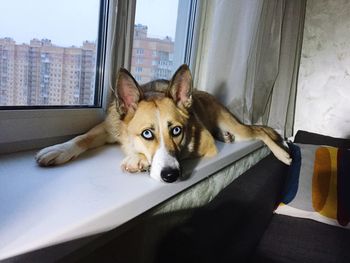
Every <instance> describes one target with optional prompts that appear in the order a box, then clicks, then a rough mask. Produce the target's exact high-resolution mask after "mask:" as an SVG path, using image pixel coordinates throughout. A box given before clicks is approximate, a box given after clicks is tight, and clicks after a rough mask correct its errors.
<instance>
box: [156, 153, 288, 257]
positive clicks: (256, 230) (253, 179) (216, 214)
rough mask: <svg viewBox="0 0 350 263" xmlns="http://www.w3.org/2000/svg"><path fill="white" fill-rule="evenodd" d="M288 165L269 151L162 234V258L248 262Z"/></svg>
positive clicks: (274, 201)
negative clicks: (206, 201)
mask: <svg viewBox="0 0 350 263" xmlns="http://www.w3.org/2000/svg"><path fill="white" fill-rule="evenodd" d="M286 169H287V166H286V165H284V164H283V163H281V162H280V161H278V160H277V159H276V158H275V157H274V156H272V155H269V156H268V157H266V158H264V159H263V160H262V161H260V162H259V163H258V164H257V165H255V166H254V167H252V168H251V169H249V170H248V171H247V172H246V173H244V174H243V175H241V176H240V177H238V178H237V179H236V180H235V181H234V182H232V183H231V184H230V185H229V186H228V187H226V188H225V189H224V190H223V191H221V193H219V194H218V195H217V196H216V197H215V198H214V199H213V200H212V201H211V202H210V203H209V204H207V205H206V206H204V207H202V208H200V209H198V210H197V211H195V212H194V215H193V217H192V218H190V220H189V221H187V222H186V223H185V224H183V225H181V226H179V227H176V228H175V229H174V230H173V231H171V232H170V233H169V234H168V235H167V236H166V237H165V238H164V240H162V242H161V245H160V247H159V249H158V251H159V257H158V262H244V261H246V260H247V259H248V258H249V257H250V256H251V254H252V251H253V250H254V248H255V247H256V245H257V244H258V242H259V240H260V238H261V235H262V234H263V232H264V231H265V228H266V226H267V225H268V223H269V221H270V220H271V216H272V211H273V210H274V207H275V205H276V200H278V197H279V195H280V191H281V189H282V185H283V183H284V179H285V178H284V175H285V174H286Z"/></svg>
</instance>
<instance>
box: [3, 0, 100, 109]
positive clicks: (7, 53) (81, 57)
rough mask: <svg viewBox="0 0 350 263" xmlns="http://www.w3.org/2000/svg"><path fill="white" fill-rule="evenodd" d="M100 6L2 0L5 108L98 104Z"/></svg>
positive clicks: (78, 1)
mask: <svg viewBox="0 0 350 263" xmlns="http://www.w3.org/2000/svg"><path fill="white" fill-rule="evenodd" d="M82 7H83V8H82ZM99 7H100V1H99V0H74V1H71V0H60V1H52V0H31V1H27V0H11V1H2V3H1V16H0V106H42V105H90V106H91V105H94V101H95V75H96V56H97V55H96V54H97V40H98V25H99Z"/></svg>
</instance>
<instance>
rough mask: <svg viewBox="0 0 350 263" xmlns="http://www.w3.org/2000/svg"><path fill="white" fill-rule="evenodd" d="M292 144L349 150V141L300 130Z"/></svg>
mask: <svg viewBox="0 0 350 263" xmlns="http://www.w3.org/2000/svg"><path fill="white" fill-rule="evenodd" d="M294 142H295V143H304V144H314V145H328V146H333V147H338V148H348V149H349V148H350V139H343V138H335V137H330V136H326V135H322V134H317V133H312V132H307V131H301V130H300V131H298V132H297V133H296V134H295V137H294Z"/></svg>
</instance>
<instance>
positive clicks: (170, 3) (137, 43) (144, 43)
mask: <svg viewBox="0 0 350 263" xmlns="http://www.w3.org/2000/svg"><path fill="white" fill-rule="evenodd" d="M178 7H179V1H178V0H152V1H151V0H138V1H137V2H136V15H135V26H134V41H133V52H132V54H133V56H132V60H131V73H132V74H134V75H136V74H137V73H139V72H140V71H139V68H140V67H142V68H143V72H144V74H143V75H142V83H144V82H148V81H150V80H153V79H157V78H165V79H169V78H170V77H171V75H172V73H173V71H174V70H175V67H177V66H179V65H174V64H173V63H172V56H170V54H174V49H175V41H176V39H175V33H176V28H177V16H178ZM140 55H143V59H142V60H140V58H139V56H140ZM183 62H184V61H182V63H183ZM164 67H166V68H167V69H168V70H167V71H163V72H162V74H159V70H160V69H162V68H164ZM136 80H137V81H139V80H138V79H137V78H136Z"/></svg>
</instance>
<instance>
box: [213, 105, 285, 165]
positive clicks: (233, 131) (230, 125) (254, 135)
mask: <svg viewBox="0 0 350 263" xmlns="http://www.w3.org/2000/svg"><path fill="white" fill-rule="evenodd" d="M217 121H218V123H217V126H218V128H219V134H221V136H222V137H223V138H224V141H225V142H232V141H231V140H230V139H232V140H233V139H235V140H236V141H242V140H254V139H258V140H262V141H263V142H264V143H265V144H266V145H267V146H268V147H269V148H270V150H271V151H272V153H273V154H274V155H275V156H276V157H277V159H279V160H280V161H282V162H283V163H285V164H287V165H290V164H291V162H292V159H291V157H290V155H289V154H288V152H287V151H285V150H284V149H283V148H282V147H281V146H280V145H279V143H280V142H282V138H281V137H280V136H279V135H278V134H277V133H276V132H275V131H274V130H273V129H272V128H270V127H266V126H254V125H252V126H249V125H244V124H241V123H240V122H239V121H238V120H237V119H236V118H235V117H234V116H233V115H232V114H231V113H230V112H228V111H227V110H226V109H222V110H221V111H220V114H219V116H218V119H217ZM225 137H226V139H225Z"/></svg>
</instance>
